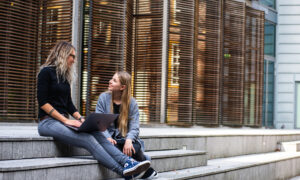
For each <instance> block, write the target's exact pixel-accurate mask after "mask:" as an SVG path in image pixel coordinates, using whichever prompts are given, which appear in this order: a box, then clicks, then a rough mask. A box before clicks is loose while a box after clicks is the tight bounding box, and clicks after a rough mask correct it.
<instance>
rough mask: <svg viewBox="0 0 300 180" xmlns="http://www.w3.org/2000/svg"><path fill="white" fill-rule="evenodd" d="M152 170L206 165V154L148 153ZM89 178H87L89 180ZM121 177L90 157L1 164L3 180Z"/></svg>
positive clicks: (186, 151) (31, 160) (2, 162)
mask: <svg viewBox="0 0 300 180" xmlns="http://www.w3.org/2000/svg"><path fill="white" fill-rule="evenodd" d="M147 154H148V155H150V156H151V158H152V165H151V166H152V167H153V168H154V169H157V170H158V171H160V172H162V171H173V170H179V169H183V168H186V167H198V166H204V165H206V162H207V158H206V155H205V152H203V151H195V150H171V151H152V152H147ZM87 177H88V178H87ZM118 177H119V176H118V175H117V174H116V173H114V172H112V171H110V170H108V169H106V168H104V167H103V166H101V165H99V164H98V161H96V160H94V159H92V157H91V156H77V157H58V158H36V159H20V160H3V161H0V179H3V180H6V179H7V180H8V179H9V180H12V179H16V180H17V179H109V178H118Z"/></svg>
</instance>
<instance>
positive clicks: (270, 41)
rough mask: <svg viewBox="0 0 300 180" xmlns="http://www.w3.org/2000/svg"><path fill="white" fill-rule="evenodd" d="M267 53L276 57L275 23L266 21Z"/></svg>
mask: <svg viewBox="0 0 300 180" xmlns="http://www.w3.org/2000/svg"><path fill="white" fill-rule="evenodd" d="M264 49H265V55H269V56H274V57H275V24H272V23H270V22H268V21H266V22H265V46H264Z"/></svg>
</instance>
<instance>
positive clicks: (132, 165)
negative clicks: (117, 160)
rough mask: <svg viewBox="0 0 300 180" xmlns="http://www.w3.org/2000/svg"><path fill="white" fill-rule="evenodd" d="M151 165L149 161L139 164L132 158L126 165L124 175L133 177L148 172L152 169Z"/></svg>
mask: <svg viewBox="0 0 300 180" xmlns="http://www.w3.org/2000/svg"><path fill="white" fill-rule="evenodd" d="M150 164H151V163H150V161H149V160H146V161H142V162H137V161H135V160H134V159H132V158H130V159H129V160H127V161H126V163H125V165H124V170H123V175H124V176H132V175H136V174H139V173H141V172H143V171H146V170H147V169H148V168H149V167H150Z"/></svg>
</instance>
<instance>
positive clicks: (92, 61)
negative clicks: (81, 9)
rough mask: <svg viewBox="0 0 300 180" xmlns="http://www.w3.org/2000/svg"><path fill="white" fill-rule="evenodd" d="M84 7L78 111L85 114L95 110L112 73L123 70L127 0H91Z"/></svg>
mask: <svg viewBox="0 0 300 180" xmlns="http://www.w3.org/2000/svg"><path fill="white" fill-rule="evenodd" d="M85 8H86V9H87V10H89V12H88V11H87V10H86V11H85V22H86V23H85V28H84V60H83V61H84V62H83V74H82V82H83V85H82V95H81V107H82V109H81V111H82V113H83V114H86V115H87V114H89V112H93V111H95V107H96V103H97V100H98V97H99V94H100V93H101V92H104V91H106V90H107V87H108V82H109V80H110V79H111V78H112V76H113V74H114V73H115V72H116V71H118V70H125V67H126V53H125V49H126V48H125V47H126V43H127V44H128V42H127V40H126V30H127V29H126V25H127V24H126V23H125V19H126V12H127V11H126V8H127V1H123V0H117V1H107V2H106V1H101V0H92V1H86V5H85ZM90 11H91V12H90ZM90 16H91V17H90ZM128 68H129V69H130V67H128Z"/></svg>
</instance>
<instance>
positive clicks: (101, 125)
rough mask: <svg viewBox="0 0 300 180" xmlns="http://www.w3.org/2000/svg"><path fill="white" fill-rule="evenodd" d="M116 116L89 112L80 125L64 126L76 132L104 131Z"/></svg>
mask: <svg viewBox="0 0 300 180" xmlns="http://www.w3.org/2000/svg"><path fill="white" fill-rule="evenodd" d="M118 117H119V115H118V114H102V113H91V114H90V115H88V116H87V118H86V119H85V121H84V122H83V123H82V124H81V126H80V127H74V126H69V125H66V126H67V127H69V128H71V129H73V130H75V131H78V132H93V131H105V130H106V129H107V127H108V126H109V125H110V124H111V123H113V122H114V121H115V120H116V119H118Z"/></svg>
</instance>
